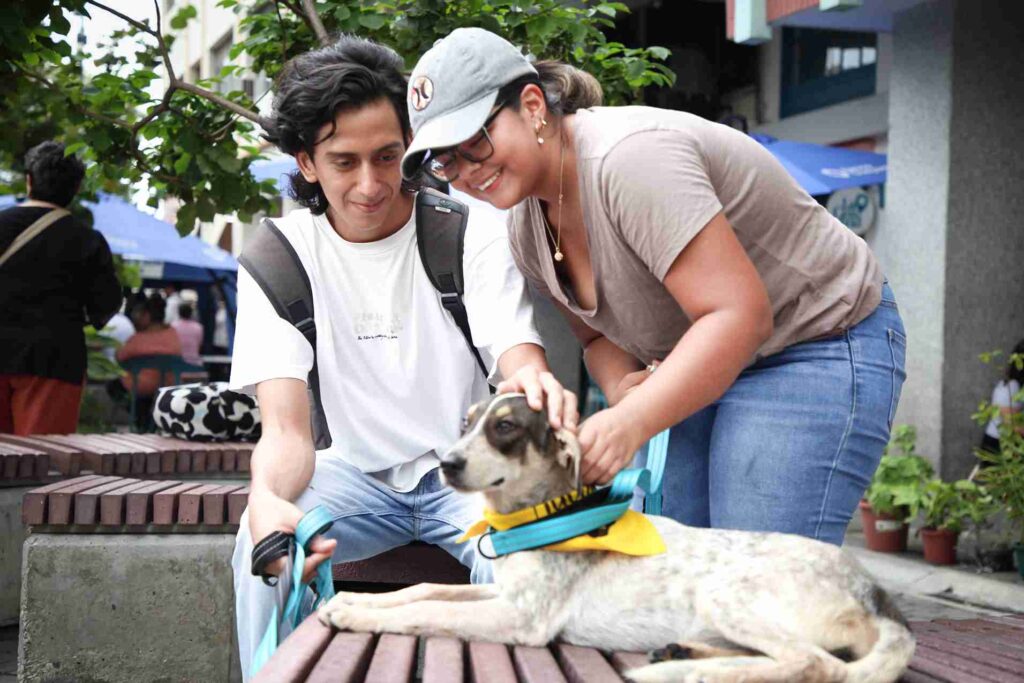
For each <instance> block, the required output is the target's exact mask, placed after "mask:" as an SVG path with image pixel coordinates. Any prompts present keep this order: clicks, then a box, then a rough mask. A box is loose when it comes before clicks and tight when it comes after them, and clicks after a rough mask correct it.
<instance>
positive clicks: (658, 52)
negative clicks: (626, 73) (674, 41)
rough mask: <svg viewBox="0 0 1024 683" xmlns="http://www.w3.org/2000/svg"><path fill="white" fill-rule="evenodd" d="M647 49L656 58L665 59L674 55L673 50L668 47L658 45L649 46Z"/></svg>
mask: <svg viewBox="0 0 1024 683" xmlns="http://www.w3.org/2000/svg"><path fill="white" fill-rule="evenodd" d="M647 51H648V52H649V53H650V54H651V56H652V57H654V58H655V59H661V60H665V59H668V58H669V57H671V56H672V51H671V50H669V49H668V48H664V47H657V46H654V47H649V48H647Z"/></svg>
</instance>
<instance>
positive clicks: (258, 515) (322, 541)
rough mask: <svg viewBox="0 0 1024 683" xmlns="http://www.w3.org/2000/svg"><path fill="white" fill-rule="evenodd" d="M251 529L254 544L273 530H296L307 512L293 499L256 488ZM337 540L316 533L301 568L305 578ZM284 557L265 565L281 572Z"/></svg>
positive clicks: (251, 496) (269, 570)
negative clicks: (303, 565)
mask: <svg viewBox="0 0 1024 683" xmlns="http://www.w3.org/2000/svg"><path fill="white" fill-rule="evenodd" d="M248 510H249V532H250V533H251V534H252V542H253V545H255V544H256V543H259V542H260V541H261V540H263V539H264V538H266V537H267V536H269V535H270V534H271V533H272V532H274V531H283V532H284V533H287V534H294V533H295V527H296V526H298V524H299V520H300V519H302V515H303V514H304V513H303V512H302V510H301V509H299V508H298V506H296V505H295V504H294V503H291V502H289V501H287V500H285V499H284V498H281V497H280V496H277V495H275V494H274V493H273V492H271V491H253V492H252V493H250V494H249V504H248ZM337 545H338V542H337V541H336V540H334V539H329V538H326V537H324V536H317V537H315V538H314V539H313V540H312V541H310V543H309V549H310V553H309V555H307V556H306V565H305V567H304V568H303V570H302V580H303V581H309V580H310V579H311V578H312V577H313V572H315V571H316V568H317V567H318V566H319V565H320V563H321V562H323V561H324V560H328V559H330V557H331V555H333V554H334V549H335V548H336V547H337ZM285 566H286V563H285V558H283V557H281V558H278V559H277V560H274V561H273V562H271V563H270V564H268V565H267V567H266V572H267V573H268V574H273V575H274V576H279V575H280V574H281V572H283V571H284V570H285Z"/></svg>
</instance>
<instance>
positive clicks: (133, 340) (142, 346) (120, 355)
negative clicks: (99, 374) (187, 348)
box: [115, 292, 181, 398]
mask: <svg viewBox="0 0 1024 683" xmlns="http://www.w3.org/2000/svg"><path fill="white" fill-rule="evenodd" d="M166 305H167V304H166V303H165V302H164V298H163V297H162V296H161V295H160V294H159V292H154V293H153V294H151V295H149V296H148V297H146V298H145V299H140V300H139V301H137V302H136V303H135V305H134V306H132V323H134V324H135V329H136V330H137V332H136V333H135V334H133V335H132V336H131V337H129V338H128V341H127V342H125V344H124V346H122V347H121V348H120V349H118V350H117V353H116V354H115V356H116V358H117V360H118V362H122V361H126V360H129V359H131V358H138V357H140V356H158V355H160V356H162V355H168V356H180V355H181V339H180V338H179V337H178V333H177V331H176V330H175V329H174V328H173V327H171V326H169V325H168V324H167V323H166V322H164V314H165V307H166ZM121 385H122V386H123V387H124V388H125V389H126V390H127V391H131V389H132V377H131V375H130V374H128V375H125V376H124V377H122V378H121ZM160 386H161V378H160V373H159V372H158V371H157V370H143V371H142V372H140V373H139V386H138V389H137V391H136V395H137V396H138V397H139V398H152V397H153V395H154V394H156V390H157V389H159V388H160Z"/></svg>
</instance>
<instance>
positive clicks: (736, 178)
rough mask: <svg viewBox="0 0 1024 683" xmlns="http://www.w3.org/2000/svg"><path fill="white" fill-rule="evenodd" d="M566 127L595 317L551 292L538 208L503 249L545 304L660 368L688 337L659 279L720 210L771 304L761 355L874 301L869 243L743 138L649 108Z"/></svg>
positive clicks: (877, 274)
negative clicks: (551, 302)
mask: <svg viewBox="0 0 1024 683" xmlns="http://www.w3.org/2000/svg"><path fill="white" fill-rule="evenodd" d="M574 125H575V128H574V130H575V137H576V155H577V171H578V175H579V185H580V196H581V203H582V208H583V220H584V223H585V225H586V230H587V239H588V242H589V245H590V259H591V264H592V268H593V272H594V282H595V292H596V297H597V298H596V300H597V306H596V308H594V309H593V310H586V309H582V308H580V307H579V306H578V305H577V304H576V302H575V300H574V299H573V297H572V294H571V292H567V291H566V290H565V289H564V288H563V286H562V285H561V284H560V283H559V281H558V278H557V276H556V274H555V270H554V265H553V263H552V259H551V251H550V247H549V246H548V240H547V236H546V233H545V230H546V227H545V219H544V214H543V211H542V210H541V206H540V202H539V201H538V200H537V199H535V198H530V199H527V200H526V201H523V202H521V203H520V204H519V205H517V206H516V207H515V208H514V209H513V210H512V211H511V212H510V214H509V219H508V220H509V241H510V243H511V246H512V253H513V256H514V257H515V260H516V264H517V265H518V266H519V268H520V270H522V271H523V273H524V274H525V275H526V277H527V279H528V280H529V281H530V282H531V283H532V284H533V285H534V286H535V287H536V288H537V289H538V290H539V291H540V292H541V293H542V294H545V295H547V296H549V297H551V298H553V299H555V300H556V301H558V302H559V303H561V304H562V305H563V306H565V307H567V308H568V309H569V310H571V311H572V312H573V313H575V314H576V315H577V316H579V318H580V319H581V320H583V321H584V322H585V323H586V324H587V325H589V326H590V327H591V328H593V329H595V330H597V331H598V332H600V333H601V334H603V335H604V336H605V337H607V338H608V339H609V340H610V341H612V342H614V343H615V344H617V345H618V346H620V347H621V348H623V349H625V350H626V351H628V352H629V353H631V354H633V355H634V356H636V357H637V358H638V359H640V360H641V361H643V362H645V363H650V362H651V361H653V360H656V359H658V360H660V359H663V358H665V357H666V356H667V355H668V353H669V352H670V351H671V350H672V349H673V347H674V346H675V344H676V342H678V341H679V338H680V337H681V336H682V335H683V333H684V332H686V330H687V328H688V327H689V325H690V321H689V320H688V319H687V317H686V315H685V313H684V312H683V310H682V308H680V306H679V304H678V303H677V302H676V300H675V299H674V298H673V297H672V295H671V294H670V293H669V291H668V290H667V289H666V288H665V286H664V285H663V284H662V281H663V279H664V277H665V275H666V274H667V273H668V270H669V268H670V267H671V265H672V263H673V262H674V261H675V259H676V257H677V256H678V255H679V254H680V252H682V250H683V249H684V248H685V247H686V245H687V244H688V243H689V242H690V240H691V239H693V237H694V236H695V235H696V234H697V233H698V232H700V230H701V229H703V228H704V226H705V225H707V224H708V222H709V221H710V220H711V219H712V218H714V216H715V215H716V214H718V213H719V212H720V211H723V210H724V211H725V217H726V218H727V219H728V220H729V223H730V224H731V225H732V227H733V230H734V231H735V232H736V235H737V237H738V238H739V241H740V243H741V244H742V245H743V247H744V249H746V252H747V255H748V256H749V257H750V260H751V261H752V262H753V263H754V266H755V267H756V268H757V271H758V273H759V274H760V276H761V279H762V280H763V281H764V284H765V286H766V288H767V290H768V296H769V298H770V299H771V303H772V312H773V314H774V321H775V330H774V333H773V334H772V336H771V338H770V339H768V341H766V342H765V343H764V344H763V345H762V346H761V347H760V348H759V349H758V352H757V355H758V356H759V357H763V356H767V355H769V354H772V353H775V352H777V351H780V350H782V349H783V348H785V347H787V346H789V345H791V344H795V343H797V342H801V341H807V340H810V339H814V338H816V337H821V336H825V335H829V334H834V333H837V332H838V331H841V330H843V329H846V328H848V327H851V326H853V325H855V324H857V323H858V322H860V321H861V320H863V319H864V318H866V317H867V316H868V315H869V314H870V313H871V312H872V311H873V310H874V309H875V307H876V306H877V305H878V302H879V301H880V299H881V288H882V271H881V269H880V268H879V265H878V262H877V261H876V260H875V257H874V255H873V254H872V253H871V250H870V249H869V248H868V246H867V244H866V243H865V242H864V240H862V239H861V238H859V237H857V236H856V235H854V234H853V233H852V232H851V231H850V230H848V229H847V228H846V227H845V226H843V224H842V223H840V222H839V221H838V220H837V219H836V218H835V217H833V216H832V215H831V214H829V213H828V211H826V210H825V208H824V207H822V206H820V205H819V204H818V203H817V202H816V201H815V200H814V199H812V198H811V197H810V196H809V195H808V194H807V193H806V192H805V191H804V190H803V189H802V188H801V187H800V186H799V185H797V183H796V181H795V180H793V178H792V177H791V176H790V175H789V173H787V172H786V170H785V169H784V168H783V167H782V165H781V164H780V163H779V162H778V161H776V160H775V158H774V157H773V156H772V155H771V154H770V153H769V152H768V151H767V150H766V149H765V148H764V147H763V146H762V145H761V144H760V143H758V142H757V141H755V140H753V139H752V138H750V137H748V136H747V135H745V134H743V133H741V132H739V131H737V130H735V129H733V128H729V127H727V126H723V125H719V124H716V123H711V122H710V121H707V120H705V119H702V118H699V117H697V116H693V115H692V114H687V113H684V112H678V111H671V110H664V109H654V108H650V107H608V108H605V107H595V108H593V109H589V110H580V111H579V112H577V114H576V117H575V124H574Z"/></svg>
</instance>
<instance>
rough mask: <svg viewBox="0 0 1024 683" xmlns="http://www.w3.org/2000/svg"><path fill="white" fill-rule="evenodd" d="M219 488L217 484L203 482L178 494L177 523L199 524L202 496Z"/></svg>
mask: <svg viewBox="0 0 1024 683" xmlns="http://www.w3.org/2000/svg"><path fill="white" fill-rule="evenodd" d="M219 488H220V485H219V484H205V485H203V486H200V487H198V488H194V489H189V490H188V491H185V492H183V493H182V494H181V495H180V496H178V524H199V521H200V520H201V519H202V508H203V496H204V495H205V494H207V493H211V492H213V491H216V490H217V489H219Z"/></svg>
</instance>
